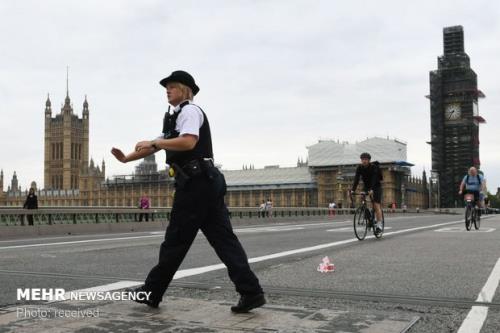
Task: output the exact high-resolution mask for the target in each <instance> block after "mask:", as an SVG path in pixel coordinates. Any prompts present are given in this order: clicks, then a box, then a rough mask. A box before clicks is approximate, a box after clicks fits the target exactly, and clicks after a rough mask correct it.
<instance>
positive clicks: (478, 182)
mask: <svg viewBox="0 0 500 333" xmlns="http://www.w3.org/2000/svg"><path fill="white" fill-rule="evenodd" d="M464 188H465V191H464ZM485 190H486V182H485V179H484V177H483V175H480V174H479V173H478V171H477V169H476V168H475V167H470V168H469V172H468V173H467V175H465V177H464V179H463V180H462V182H461V183H460V189H459V191H458V194H460V195H462V194H466V193H471V194H474V204H475V205H477V206H478V207H480V208H481V206H482V205H481V201H482V200H481V192H484V191H485ZM480 212H481V211H479V213H480Z"/></svg>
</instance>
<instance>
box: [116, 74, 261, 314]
mask: <svg viewBox="0 0 500 333" xmlns="http://www.w3.org/2000/svg"><path fill="white" fill-rule="evenodd" d="M160 84H161V85H162V86H163V87H165V88H166V92H167V99H168V103H169V104H170V105H172V106H173V107H174V110H173V113H170V112H167V113H166V114H165V118H164V123H163V135H162V137H159V138H156V139H155V140H152V141H141V142H138V143H137V145H136V147H135V151H134V152H131V153H130V154H128V155H125V154H124V153H123V152H122V151H121V150H119V149H117V148H113V149H112V151H111V152H112V154H113V155H114V156H115V157H116V158H117V159H118V160H119V161H121V162H123V163H126V162H130V161H134V160H137V159H140V158H144V157H146V156H148V155H151V154H154V153H156V152H157V151H159V150H165V151H166V155H167V164H168V165H169V166H170V171H169V173H170V175H171V176H174V177H175V189H176V191H175V196H174V202H173V206H172V212H171V219H170V223H169V225H168V227H167V230H166V233H165V239H164V241H163V242H162V244H161V247H160V258H159V262H158V264H157V265H156V266H155V267H153V268H152V269H151V271H150V272H149V274H148V276H147V278H146V281H145V284H144V285H143V286H141V287H139V288H136V289H132V291H136V292H138V291H149V292H151V297H150V298H149V299H148V300H144V301H138V302H139V303H145V304H147V305H149V306H150V307H153V308H156V307H158V305H159V303H160V302H161V301H162V296H163V294H164V293H165V291H166V289H167V287H168V285H169V284H170V282H171V281H172V278H173V277H174V274H175V272H176V271H177V269H178V268H179V266H180V265H181V263H182V261H183V259H184V257H185V256H186V253H187V251H188V250H189V248H190V247H191V244H192V242H193V241H194V239H195V237H196V235H197V233H198V230H199V229H201V231H202V232H203V234H204V235H205V237H206V238H207V240H208V242H209V243H210V245H211V246H212V247H213V248H214V249H215V252H216V253H217V255H218V256H219V258H220V259H221V260H222V262H223V263H224V264H225V265H226V267H227V269H228V274H229V277H230V278H231V281H233V283H234V284H235V286H236V291H237V292H238V293H239V294H240V295H241V297H240V300H239V302H238V304H236V305H235V306H232V307H231V310H232V311H233V312H237V313H242V312H248V311H250V310H251V309H254V308H257V307H260V306H262V305H264V304H265V303H266V300H265V298H264V293H263V291H262V288H261V286H260V284H259V280H258V279H257V277H256V276H255V274H254V273H253V272H252V270H251V269H250V266H249V264H248V258H247V255H246V253H245V251H244V250H243V247H242V246H241V243H240V242H239V240H238V238H237V237H236V235H235V234H234V232H233V230H232V227H231V222H230V220H229V215H228V210H227V208H226V205H225V203H224V195H225V193H226V182H225V179H224V176H223V175H222V173H221V172H220V171H219V170H218V169H217V168H216V167H215V166H214V164H213V152H212V138H211V134H210V125H209V122H208V119H207V116H206V114H205V112H203V110H202V109H201V108H200V107H199V106H197V105H195V104H193V103H192V101H193V96H194V95H196V94H197V93H198V92H199V91H200V88H199V87H198V86H197V85H196V83H195V80H194V79H193V77H192V76H191V75H190V74H189V73H187V72H185V71H174V72H172V74H171V75H170V76H168V77H166V78H164V79H163V80H161V81H160Z"/></svg>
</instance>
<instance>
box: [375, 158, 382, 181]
mask: <svg viewBox="0 0 500 333" xmlns="http://www.w3.org/2000/svg"><path fill="white" fill-rule="evenodd" d="M372 164H373V165H374V166H375V167H376V169H377V173H378V180H380V181H382V180H384V176H383V175H382V170H381V169H380V162H379V161H374V162H372Z"/></svg>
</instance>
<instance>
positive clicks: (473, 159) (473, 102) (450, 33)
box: [428, 26, 484, 207]
mask: <svg viewBox="0 0 500 333" xmlns="http://www.w3.org/2000/svg"><path fill="white" fill-rule="evenodd" d="M443 39H444V54H443V55H442V56H441V57H438V69H437V70H435V71H431V72H430V95H429V96H428V97H429V99H430V104H431V141H430V144H431V146H432V169H433V170H432V171H433V172H434V174H435V177H437V180H438V186H439V201H440V206H441V207H456V206H458V205H460V204H461V200H462V199H461V198H460V197H459V195H458V187H459V185H460V182H461V181H462V178H463V177H464V175H465V174H466V173H467V170H468V168H469V167H471V166H475V167H477V168H479V167H480V160H479V124H480V123H483V122H484V119H483V118H482V117H480V116H479V111H478V99H479V98H481V97H484V94H483V93H482V92H481V91H480V90H478V89H477V75H476V73H475V72H474V71H473V70H472V69H471V68H470V59H469V56H468V55H467V54H466V53H465V51H464V32H463V28H462V26H453V27H447V28H444V29H443Z"/></svg>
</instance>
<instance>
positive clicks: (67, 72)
mask: <svg viewBox="0 0 500 333" xmlns="http://www.w3.org/2000/svg"><path fill="white" fill-rule="evenodd" d="M66 97H68V98H69V66H66Z"/></svg>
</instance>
